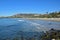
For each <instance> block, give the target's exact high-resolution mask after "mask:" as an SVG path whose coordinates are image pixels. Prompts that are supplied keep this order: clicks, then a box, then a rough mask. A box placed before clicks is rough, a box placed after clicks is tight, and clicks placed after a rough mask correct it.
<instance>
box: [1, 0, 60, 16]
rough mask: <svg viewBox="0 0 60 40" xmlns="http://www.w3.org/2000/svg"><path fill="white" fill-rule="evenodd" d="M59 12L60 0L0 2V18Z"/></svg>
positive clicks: (6, 0) (13, 0) (2, 0)
mask: <svg viewBox="0 0 60 40" xmlns="http://www.w3.org/2000/svg"><path fill="white" fill-rule="evenodd" d="M53 11H60V0H0V16H9V15H14V14H17V13H38V14H39V13H41V14H43V13H46V12H53Z"/></svg>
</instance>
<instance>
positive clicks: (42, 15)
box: [0, 12, 60, 18]
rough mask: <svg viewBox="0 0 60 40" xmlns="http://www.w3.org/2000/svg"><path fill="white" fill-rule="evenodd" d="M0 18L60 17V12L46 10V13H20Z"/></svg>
mask: <svg viewBox="0 0 60 40" xmlns="http://www.w3.org/2000/svg"><path fill="white" fill-rule="evenodd" d="M0 18H60V12H52V13H48V12H46V14H37V13H36V14H33V13H30V14H28V13H24V14H22V13H19V14H15V15H12V16H8V17H0Z"/></svg>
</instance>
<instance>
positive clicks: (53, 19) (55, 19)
mask: <svg viewBox="0 0 60 40" xmlns="http://www.w3.org/2000/svg"><path fill="white" fill-rule="evenodd" d="M25 19H30V20H31V19H32V20H34V19H36V20H50V21H60V18H25Z"/></svg>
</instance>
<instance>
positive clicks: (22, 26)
mask: <svg viewBox="0 0 60 40" xmlns="http://www.w3.org/2000/svg"><path fill="white" fill-rule="evenodd" d="M51 28H54V29H60V22H57V21H46V20H29V19H21V18H0V40H6V39H10V40H13V39H14V38H18V39H19V40H21V37H23V38H24V40H28V38H32V37H34V38H35V39H36V40H39V39H40V38H39V37H40V36H42V35H43V34H44V32H46V31H48V30H50V29H51Z"/></svg>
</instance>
